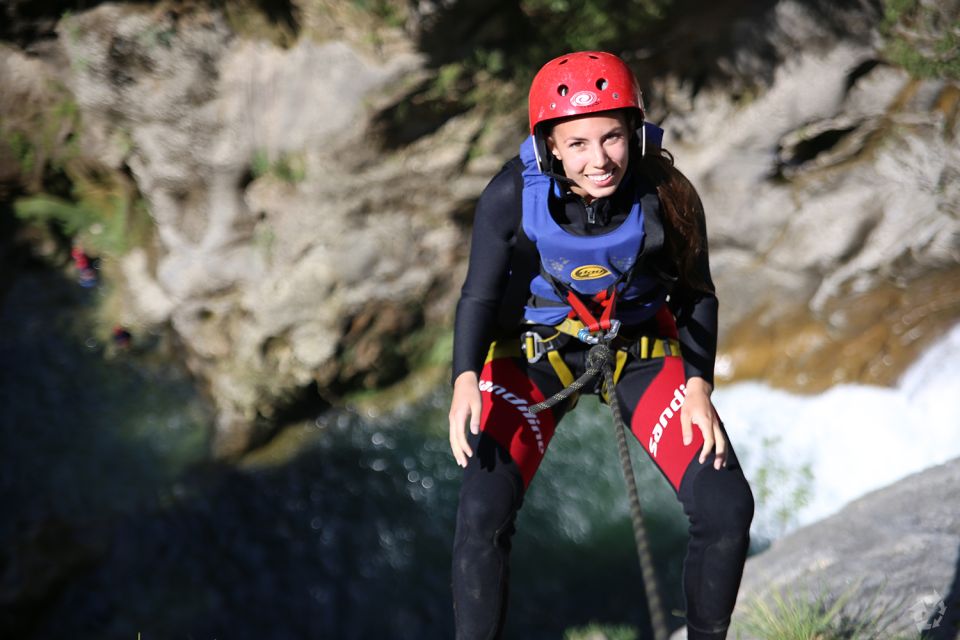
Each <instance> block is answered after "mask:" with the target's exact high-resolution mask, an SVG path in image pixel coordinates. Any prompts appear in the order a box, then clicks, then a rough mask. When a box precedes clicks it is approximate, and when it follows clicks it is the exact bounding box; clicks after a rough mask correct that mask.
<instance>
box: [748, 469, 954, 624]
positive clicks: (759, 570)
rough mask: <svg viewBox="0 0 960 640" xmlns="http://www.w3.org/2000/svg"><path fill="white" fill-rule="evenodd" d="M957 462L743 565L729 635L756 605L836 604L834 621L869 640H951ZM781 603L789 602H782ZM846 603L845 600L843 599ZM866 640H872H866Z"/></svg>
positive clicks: (869, 499)
mask: <svg viewBox="0 0 960 640" xmlns="http://www.w3.org/2000/svg"><path fill="white" fill-rule="evenodd" d="M958 484H960V459H956V460H953V461H951V462H949V463H946V464H943V465H940V466H937V467H932V468H930V469H927V470H925V471H922V472H920V473H917V474H915V475H913V476H910V477H909V478H906V479H904V480H901V481H900V482H897V483H896V484H893V485H891V486H889V487H886V488H884V489H881V490H879V491H875V492H873V493H871V494H868V495H866V496H864V497H863V498H860V499H859V500H856V501H854V502H852V503H850V504H849V505H847V506H846V507H844V508H843V510H841V511H840V512H839V513H837V514H836V515H834V516H831V517H829V518H826V519H825V520H822V521H820V522H818V523H816V524H813V525H809V526H807V527H804V528H802V529H799V530H797V531H795V532H794V533H792V534H790V535H788V536H787V537H785V538H783V539H780V540H777V541H776V542H775V543H774V544H773V546H772V547H771V548H769V549H768V550H766V551H764V552H763V553H761V554H759V555H757V556H755V557H753V558H751V559H750V560H748V561H747V566H746V570H745V572H744V578H743V583H742V586H741V590H740V596H739V599H738V605H737V610H736V611H735V612H734V622H733V624H734V625H737V624H738V623H739V622H740V621H742V619H743V618H744V616H745V615H747V612H748V610H749V608H750V603H751V602H752V601H754V600H756V599H758V598H769V596H770V594H771V593H776V592H779V593H781V594H784V595H785V597H787V598H789V597H800V598H808V597H809V598H810V599H815V598H817V597H821V598H823V600H824V602H826V603H827V605H828V606H829V605H830V604H831V603H832V602H834V601H835V600H838V599H843V598H846V599H847V605H846V606H845V607H844V608H843V610H842V611H841V612H840V614H839V616H838V618H843V617H846V618H847V619H848V620H850V621H851V623H855V622H856V621H875V622H876V623H877V625H876V626H877V627H879V628H878V629H876V632H877V633H878V635H876V637H882V638H893V637H901V634H902V637H915V634H916V633H918V632H920V631H923V632H924V633H926V634H927V635H926V636H925V637H929V638H956V637H957V633H958V624H960V494H958V493H957V491H956V488H957V486H958ZM787 594H789V595H787ZM851 596H852V597H851ZM871 637H872V636H871Z"/></svg>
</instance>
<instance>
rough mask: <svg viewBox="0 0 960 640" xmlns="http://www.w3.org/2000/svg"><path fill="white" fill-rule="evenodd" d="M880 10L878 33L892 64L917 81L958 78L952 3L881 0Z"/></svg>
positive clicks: (958, 36) (959, 45)
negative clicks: (883, 38) (914, 77)
mask: <svg viewBox="0 0 960 640" xmlns="http://www.w3.org/2000/svg"><path fill="white" fill-rule="evenodd" d="M951 5H954V8H953V9H951ZM883 8H884V17H883V23H882V25H881V30H882V32H883V34H884V36H885V37H886V40H887V43H886V54H887V57H888V58H889V59H890V60H891V61H892V62H893V63H895V64H898V65H900V66H902V67H903V68H904V69H906V70H907V71H908V72H909V73H910V74H911V75H913V76H916V77H919V78H949V79H954V80H957V79H960V18H958V17H957V15H956V9H955V3H951V2H925V1H922V0H885V2H884V7H883Z"/></svg>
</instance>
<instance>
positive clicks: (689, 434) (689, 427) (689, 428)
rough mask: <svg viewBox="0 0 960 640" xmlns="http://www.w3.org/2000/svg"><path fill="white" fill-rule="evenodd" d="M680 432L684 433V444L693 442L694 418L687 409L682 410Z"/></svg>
mask: <svg viewBox="0 0 960 640" xmlns="http://www.w3.org/2000/svg"><path fill="white" fill-rule="evenodd" d="M680 433H681V434H683V446H685V447H686V446H687V445H689V444H690V443H691V442H693V418H691V417H690V414H689V413H687V412H686V411H681V412H680Z"/></svg>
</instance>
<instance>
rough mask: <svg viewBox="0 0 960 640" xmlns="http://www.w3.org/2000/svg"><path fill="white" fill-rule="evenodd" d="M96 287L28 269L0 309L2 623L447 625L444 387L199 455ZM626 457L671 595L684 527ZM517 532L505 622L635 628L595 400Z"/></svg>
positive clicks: (157, 377)
mask: <svg viewBox="0 0 960 640" xmlns="http://www.w3.org/2000/svg"><path fill="white" fill-rule="evenodd" d="M103 295H104V292H103V291H102V290H98V289H92V290H87V289H81V288H79V287H78V286H77V285H76V283H74V282H72V281H71V280H70V279H69V278H66V277H64V276H62V275H60V274H59V273H56V272H49V271H30V272H26V273H24V274H23V275H22V276H20V277H19V278H18V280H17V281H16V283H15V285H14V287H13V289H12V290H11V291H10V292H9V293H8V295H7V296H6V298H5V299H4V300H3V306H2V308H0V359H2V362H3V365H4V366H3V367H0V417H2V422H0V452H2V453H0V456H2V459H0V508H2V510H3V513H4V514H8V515H7V516H6V517H4V518H3V520H2V522H0V544H2V548H3V552H2V553H3V556H2V566H3V568H4V569H3V571H4V573H3V583H2V588H3V590H2V594H0V636H2V637H16V638H57V639H63V638H71V639H74V638H128V639H131V640H132V639H133V638H137V637H138V636H139V637H140V638H142V639H143V640H151V639H153V638H158V639H166V638H191V639H197V640H200V639H211V640H212V639H214V638H229V639H231V640H239V639H246V638H249V639H257V640H262V639H265V638H271V639H283V638H291V639H293V638H337V639H341V638H342V639H350V638H398V639H407V638H409V639H414V638H416V639H423V638H446V637H452V612H451V603H450V595H449V593H450V588H449V565H450V545H451V541H452V536H453V526H454V516H455V511H456V501H457V492H458V489H459V469H458V467H457V466H456V464H455V463H454V462H453V459H452V457H451V455H450V453H449V450H448V445H447V438H446V435H445V431H446V426H445V424H446V417H445V415H446V404H447V402H448V401H449V396H448V390H446V389H440V390H438V391H436V392H435V393H434V394H433V395H432V396H431V397H429V398H426V399H424V400H422V401H420V402H418V403H417V404H415V405H412V406H408V407H405V408H403V409H402V410H399V411H397V412H394V413H392V414H390V415H379V416H376V415H363V414H361V413H359V412H358V411H357V410H351V409H349V408H348V409H341V410H338V411H328V412H325V413H323V414H321V415H318V416H316V417H315V419H313V420H311V421H309V422H306V423H302V424H297V425H292V426H290V427H289V428H287V429H286V430H285V431H284V433H283V434H281V436H280V439H281V441H282V442H283V443H285V444H284V446H285V447H286V449H287V450H288V451H287V453H286V454H285V455H283V456H251V457H250V458H249V459H248V460H247V461H246V462H245V463H243V464H239V465H227V464H222V463H215V462H213V461H211V460H209V459H208V458H207V455H206V451H207V446H208V442H209V436H210V433H209V425H210V423H211V413H210V410H209V407H208V406H207V405H206V403H205V401H204V400H203V398H202V397H201V395H200V394H198V393H197V391H196V390H195V386H194V384H193V383H192V382H191V380H190V377H189V375H187V373H186V372H185V371H183V370H182V369H181V368H180V367H179V366H178V365H177V363H176V361H177V357H176V350H175V349H174V348H172V347H171V346H169V344H168V343H169V341H168V340H167V339H166V338H164V337H162V336H149V335H147V336H138V335H135V336H134V342H133V346H132V348H131V349H129V350H118V349H116V348H114V346H113V345H111V344H109V342H105V341H104V339H103V334H104V329H103V328H102V327H103V321H102V320H99V321H97V320H96V317H97V313H102V311H100V312H98V311H97V310H98V309H100V308H101V305H100V297H101V296H103ZM637 452H638V450H637V449H634V453H635V454H637ZM634 458H635V467H636V471H637V474H638V477H639V479H640V483H641V485H642V487H643V489H642V496H643V497H642V499H643V500H644V505H645V507H646V509H647V515H648V520H649V530H650V535H651V538H652V546H653V551H654V554H655V557H656V561H657V565H658V569H659V572H660V576H661V591H662V592H663V593H664V594H665V599H666V600H667V602H668V605H669V606H670V608H671V609H674V610H675V609H678V608H679V607H680V606H681V598H680V587H679V573H680V565H681V562H682V556H683V551H684V545H685V536H684V532H685V526H686V525H685V522H684V518H683V515H682V512H681V511H680V508H679V505H678V504H677V503H676V502H675V501H674V499H673V496H672V493H671V492H670V491H669V488H668V486H667V484H666V482H665V481H664V480H663V479H662V478H661V477H660V475H659V474H658V473H657V472H656V471H655V470H653V469H652V467H651V466H650V465H649V464H647V463H646V461H645V460H641V459H640V456H639V455H635V456H634ZM517 526H518V533H517V536H516V538H515V543H514V551H513V564H512V572H513V579H512V582H511V586H512V590H511V607H510V616H509V623H508V629H507V631H508V637H522V638H532V639H540V638H543V639H546V638H560V637H562V636H563V631H564V630H565V629H568V628H570V627H573V626H579V625H584V624H587V623H588V622H590V621H601V622H609V623H616V624H631V625H637V626H642V625H643V624H645V623H644V621H645V620H646V612H645V610H644V605H643V589H642V584H641V582H640V576H639V569H638V566H637V561H636V555H635V550H634V547H633V536H632V532H631V529H630V523H629V517H628V513H627V502H626V495H625V490H624V487H623V480H622V476H621V471H620V468H619V462H618V458H617V455H616V444H615V440H614V437H613V432H612V427H611V423H610V417H609V411H608V410H607V409H606V407H603V406H601V405H599V404H598V403H597V402H596V401H595V400H592V399H586V400H584V401H582V402H581V406H580V407H579V408H578V410H577V411H576V412H575V413H574V414H573V415H572V416H571V417H570V418H569V419H568V420H567V421H565V422H564V425H563V427H562V428H561V429H560V430H559V431H558V434H557V436H556V437H555V438H554V440H553V442H552V444H551V453H550V456H548V457H547V460H546V461H545V463H544V465H543V466H542V468H541V470H540V472H539V474H538V476H537V478H536V480H535V481H534V483H533V484H532V486H531V489H530V492H529V493H528V496H527V499H526V502H525V506H524V509H523V511H522V512H521V515H520V518H519V521H518V525H517ZM673 620H674V622H673V624H674V625H675V626H677V625H679V624H680V621H679V619H678V618H674V619H673Z"/></svg>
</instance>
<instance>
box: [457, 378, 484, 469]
mask: <svg viewBox="0 0 960 640" xmlns="http://www.w3.org/2000/svg"><path fill="white" fill-rule="evenodd" d="M481 407H482V402H481V400H480V381H479V380H477V374H476V373H475V372H473V371H464V372H463V373H461V374H460V375H459V376H457V379H456V380H454V382H453V400H451V401H450V415H449V418H450V450H451V451H453V457H454V458H456V459H457V464H458V465H460V466H461V467H466V466H467V458H469V457H471V456H472V455H473V449H471V448H470V444H469V443H468V442H467V434H466V426H467V421H468V420H469V424H470V433H472V434H478V433H480V409H481Z"/></svg>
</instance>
